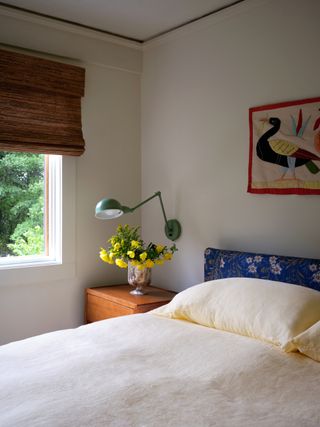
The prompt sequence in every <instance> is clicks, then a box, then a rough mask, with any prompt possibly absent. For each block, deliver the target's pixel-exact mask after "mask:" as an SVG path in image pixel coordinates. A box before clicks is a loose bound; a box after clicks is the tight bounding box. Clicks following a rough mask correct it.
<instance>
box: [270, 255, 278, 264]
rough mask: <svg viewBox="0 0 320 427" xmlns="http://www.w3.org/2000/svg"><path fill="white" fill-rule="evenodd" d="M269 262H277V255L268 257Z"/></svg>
mask: <svg viewBox="0 0 320 427" xmlns="http://www.w3.org/2000/svg"><path fill="white" fill-rule="evenodd" d="M269 262H270V264H271V265H272V264H275V263H276V262H277V257H276V256H271V257H270V258H269Z"/></svg>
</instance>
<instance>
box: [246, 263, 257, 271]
mask: <svg viewBox="0 0 320 427" xmlns="http://www.w3.org/2000/svg"><path fill="white" fill-rule="evenodd" d="M248 271H249V273H256V272H257V267H256V266H255V265H254V264H250V265H249V267H248Z"/></svg>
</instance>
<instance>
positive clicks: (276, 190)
mask: <svg viewBox="0 0 320 427" xmlns="http://www.w3.org/2000/svg"><path fill="white" fill-rule="evenodd" d="M311 102H320V97H315V98H306V99H302V100H298V101H287V102H279V103H276V104H267V105H260V106H259V107H251V108H249V129H250V145H249V166H248V188H247V192H248V193H253V194H304V195H306V194H320V190H313V189H307V188H252V186H251V183H252V152H253V134H252V113H253V112H255V111H262V110H272V109H274V108H284V107H290V106H292V105H301V104H310V103H311Z"/></svg>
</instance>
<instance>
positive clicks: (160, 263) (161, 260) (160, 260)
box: [155, 259, 164, 265]
mask: <svg viewBox="0 0 320 427" xmlns="http://www.w3.org/2000/svg"><path fill="white" fill-rule="evenodd" d="M155 263H156V264H157V265H162V264H163V263H164V261H163V259H156V261H155Z"/></svg>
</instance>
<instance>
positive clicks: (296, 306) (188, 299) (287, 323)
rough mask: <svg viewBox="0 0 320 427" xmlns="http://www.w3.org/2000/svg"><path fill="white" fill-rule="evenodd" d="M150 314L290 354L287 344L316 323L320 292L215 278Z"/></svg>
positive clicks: (180, 295) (319, 314) (290, 346)
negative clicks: (243, 337) (254, 340)
mask: <svg viewBox="0 0 320 427" xmlns="http://www.w3.org/2000/svg"><path fill="white" fill-rule="evenodd" d="M152 313H154V314H157V315H160V316H165V317H169V318H173V319H182V320H187V321H190V322H195V323H198V324H200V325H204V326H209V327H212V328H216V329H221V330H225V331H229V332H234V333H237V334H239V335H246V336H249V337H253V338H257V339H260V340H263V341H267V342H271V343H273V344H275V345H278V346H281V347H282V348H283V349H284V350H285V351H292V350H294V344H293V343H292V342H291V341H292V339H293V338H294V337H295V336H297V335H298V334H300V333H302V332H303V331H305V330H306V329H308V328H309V327H310V326H311V325H313V324H314V323H316V322H317V321H318V320H320V292H317V291H315V290H312V289H308V288H305V287H302V286H297V285H291V284H288V283H283V282H274V281H270V280H262V279H249V278H229V279H220V280H213V281H210V282H205V283H201V284H200V285H196V286H193V287H191V288H188V289H186V290H185V291H183V292H181V293H179V294H178V295H176V296H175V297H174V298H173V300H172V301H171V302H170V303H169V304H167V305H165V306H162V307H160V308H157V309H155V310H153V311H152Z"/></svg>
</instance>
